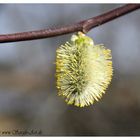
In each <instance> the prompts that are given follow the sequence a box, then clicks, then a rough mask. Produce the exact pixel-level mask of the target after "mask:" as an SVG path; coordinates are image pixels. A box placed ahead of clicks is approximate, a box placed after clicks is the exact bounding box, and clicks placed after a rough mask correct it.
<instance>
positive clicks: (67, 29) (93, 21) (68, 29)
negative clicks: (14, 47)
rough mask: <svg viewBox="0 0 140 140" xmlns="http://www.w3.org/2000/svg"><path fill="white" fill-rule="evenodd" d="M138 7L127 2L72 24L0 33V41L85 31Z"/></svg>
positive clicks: (23, 39)
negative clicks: (37, 29)
mask: <svg viewBox="0 0 140 140" xmlns="http://www.w3.org/2000/svg"><path fill="white" fill-rule="evenodd" d="M139 8H140V4H127V5H124V6H122V7H119V8H116V9H113V10H111V11H109V12H106V13H104V14H102V15H99V16H96V17H93V18H90V19H87V20H83V21H81V22H78V23H75V24H72V25H68V26H63V27H60V28H50V29H44V30H39V31H29V32H21V33H14V34H3V35H0V43H8V42H18V41H27V40H35V39H43V38H48V37H54V36H59V35H63V34H68V33H73V32H77V31H82V32H84V33H87V32H88V31H89V30H91V29H92V28H94V27H96V26H99V25H102V24H104V23H106V22H109V21H111V20H113V19H115V18H117V17H120V16H122V15H125V14H127V13H130V12H132V11H134V10H137V9H139Z"/></svg>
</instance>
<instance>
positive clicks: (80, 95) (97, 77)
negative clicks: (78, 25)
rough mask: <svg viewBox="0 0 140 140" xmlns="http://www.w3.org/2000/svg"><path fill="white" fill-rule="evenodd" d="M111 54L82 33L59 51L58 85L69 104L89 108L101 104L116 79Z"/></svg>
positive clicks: (59, 91) (57, 61) (57, 64)
mask: <svg viewBox="0 0 140 140" xmlns="http://www.w3.org/2000/svg"><path fill="white" fill-rule="evenodd" d="M111 59H112V56H111V50H109V49H106V48H105V47H104V45H102V44H99V45H95V44H94V42H93V40H92V39H91V38H90V37H88V36H86V35H85V34H83V33H82V32H78V34H77V35H73V36H72V37H71V41H70V43H69V42H66V43H65V44H64V45H61V46H60V47H59V48H58V49H57V51H56V80H57V82H56V85H57V89H58V95H60V96H63V97H64V98H65V101H66V102H67V104H73V105H75V106H78V107H84V106H89V105H91V104H93V103H94V101H98V100H99V99H100V98H101V97H102V95H103V93H105V90H106V89H107V87H108V85H109V83H110V82H111V79H112V74H113V68H112V60H111Z"/></svg>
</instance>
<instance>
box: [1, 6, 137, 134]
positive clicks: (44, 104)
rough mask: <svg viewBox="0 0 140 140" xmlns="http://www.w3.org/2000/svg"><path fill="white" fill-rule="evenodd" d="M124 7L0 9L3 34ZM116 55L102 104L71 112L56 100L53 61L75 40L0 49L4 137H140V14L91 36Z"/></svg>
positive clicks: (125, 17)
mask: <svg viewBox="0 0 140 140" xmlns="http://www.w3.org/2000/svg"><path fill="white" fill-rule="evenodd" d="M119 6H121V4H6V5H5V4H0V34H6V33H13V32H21V31H28V30H36V29H43V28H48V27H58V26H62V25H67V24H71V23H74V22H77V21H80V20H83V19H87V18H90V17H93V16H96V15H99V14H101V13H103V12H106V11H108V10H111V9H113V8H116V7H119ZM88 35H89V36H90V37H92V38H93V39H94V42H95V43H98V44H99V43H103V44H105V46H107V47H108V48H109V49H111V50H112V56H113V66H114V76H113V80H112V82H111V85H110V86H109V88H108V90H107V92H106V94H105V95H104V96H103V98H102V100H101V101H100V102H96V103H95V104H94V105H92V106H90V107H85V108H77V107H74V106H68V105H66V103H65V102H64V100H63V99H62V98H61V97H58V96H57V91H56V84H55V82H56V80H55V64H54V63H55V56H56V49H57V48H58V46H59V45H61V44H63V43H64V42H65V41H67V40H69V39H70V37H71V34H69V35H63V36H59V37H54V38H48V39H43V40H35V41H27V42H19V43H7V44H0V132H2V131H13V130H23V131H25V130H26V131H30V130H41V132H42V133H41V135H45V136H79V135H80V136H81V135H82V136H84V135H86V136H87V135H89V136H110V135H111V136H116V135H117V136H122V135H140V61H139V60H140V10H137V11H135V12H132V13H130V14H128V15H125V16H123V17H120V18H118V19H116V20H114V21H111V22H109V23H106V24H104V25H102V26H100V27H97V28H95V29H93V30H91V31H90V32H89V33H88Z"/></svg>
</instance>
